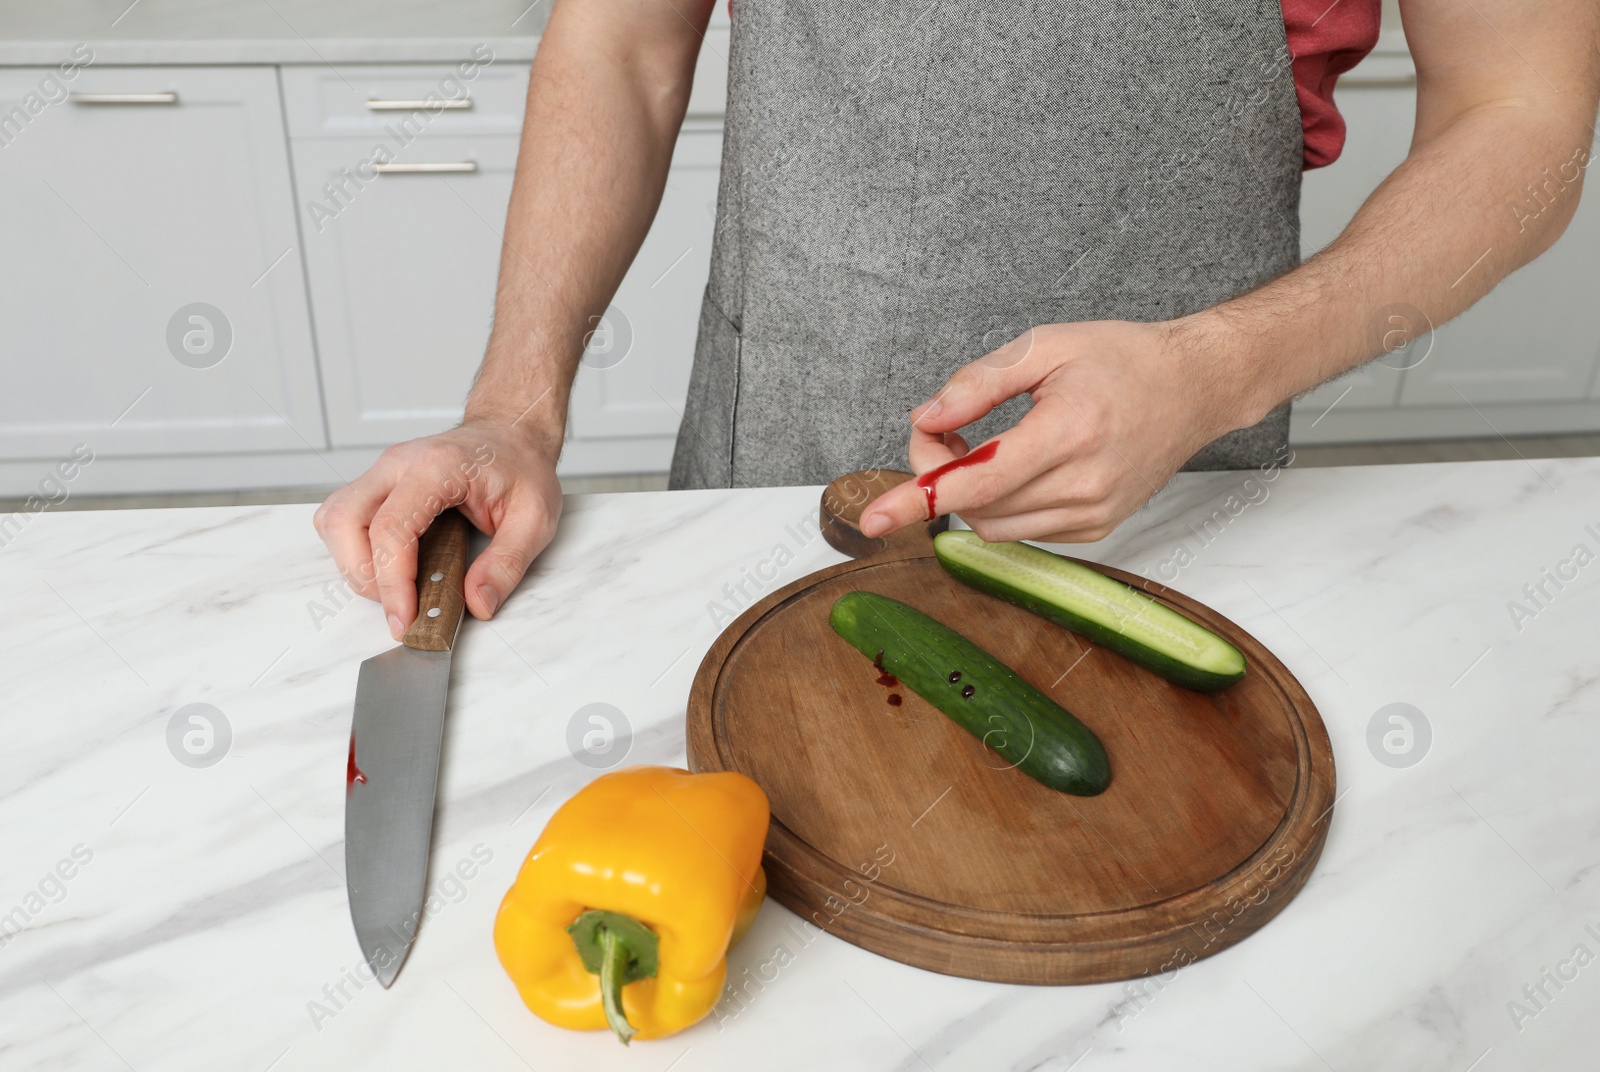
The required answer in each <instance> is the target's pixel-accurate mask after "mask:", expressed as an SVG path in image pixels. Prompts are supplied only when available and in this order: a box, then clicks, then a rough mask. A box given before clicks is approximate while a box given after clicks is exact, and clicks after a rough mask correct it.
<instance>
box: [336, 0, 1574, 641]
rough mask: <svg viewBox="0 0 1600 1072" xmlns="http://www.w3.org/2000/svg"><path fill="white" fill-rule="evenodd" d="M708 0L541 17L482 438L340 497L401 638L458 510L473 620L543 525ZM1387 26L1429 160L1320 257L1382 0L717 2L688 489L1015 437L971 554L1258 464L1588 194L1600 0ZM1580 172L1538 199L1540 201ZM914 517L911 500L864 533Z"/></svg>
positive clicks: (359, 577) (1549, 236) (346, 563)
mask: <svg viewBox="0 0 1600 1072" xmlns="http://www.w3.org/2000/svg"><path fill="white" fill-rule="evenodd" d="M712 6H713V0H558V2H557V4H556V6H555V9H554V11H553V12H552V13H551V17H550V21H549V25H548V27H547V29H546V31H545V34H544V37H543V40H542V41H541V43H540V48H539V54H538V58H537V59H536V61H535V62H534V65H533V73H532V78H531V83H530V86H529V91H528V105H527V117H526V122H525V124H524V129H523V136H522V137H523V141H522V151H521V157H520V160H519V163H518V171H517V178H516V185H515V190H514V193H513V195H512V200H511V207H510V212H509V214H508V219H507V224H506V242H505V249H504V253H503V257H502V262H501V271H500V286H499V294H498V304H497V311H496V319H495V325H494V331H493V334H492V337H491V339H490V343H489V347H488V352H487V355H486V356H485V358H484V362H483V366H482V368H481V369H480V371H479V374H478V380H477V383H476V384H475V386H474V387H473V390H472V393H471V396H470V397H469V399H468V401H467V406H466V417H465V420H464V421H463V422H462V424H461V426H460V427H458V428H456V429H453V430H452V431H449V432H446V433H443V434H441V435H437V436H431V437H428V438H426V439H421V440H416V441H413V442H410V443H404V444H400V445H398V446H395V447H392V448H390V449H389V450H387V451H385V452H384V454H383V456H382V458H381V459H380V460H379V461H378V462H377V464H376V465H374V466H373V468H372V470H371V471H370V472H368V473H366V474H365V475H363V476H362V477H361V478H359V479H358V480H356V481H354V482H353V483H352V484H350V485H349V486H348V487H346V488H344V489H341V490H340V491H338V492H336V493H335V494H334V495H332V496H330V497H329V499H328V501H327V502H326V503H324V504H323V506H322V508H321V509H320V510H319V511H318V513H317V527H318V530H319V532H321V534H322V536H323V539H324V540H325V541H326V542H327V544H328V546H329V547H330V549H331V550H332V552H333V554H334V557H335V559H336V560H337V562H338V564H339V566H340V568H341V570H342V571H343V572H344V573H345V575H346V576H347V577H349V578H350V580H351V583H352V585H353V586H354V587H356V588H357V589H358V590H359V591H361V592H362V593H363V594H365V595H367V596H370V597H374V598H378V599H381V601H382V603H383V606H384V609H385V611H386V614H387V616H388V620H389V625H390V628H391V630H393V631H394V633H395V634H396V636H398V635H399V634H400V633H401V632H402V631H403V630H404V629H405V627H406V626H407V625H408V623H409V622H410V621H411V618H412V617H413V616H414V615H415V613H416V608H415V591H414V582H415V570H416V540H417V537H418V535H419V534H420V533H421V532H422V531H423V530H424V529H425V528H426V527H427V525H428V523H429V522H430V521H431V519H432V517H433V516H434V514H435V513H437V511H438V510H439V509H440V508H442V505H443V504H447V503H449V502H457V503H459V504H460V507H461V509H462V510H463V511H464V512H465V513H466V515H467V516H468V517H469V518H470V519H471V520H472V522H473V523H474V524H476V525H477V526H478V527H479V528H480V529H482V530H483V531H485V532H487V533H489V534H491V535H492V536H493V540H492V542H491V544H490V546H489V548H488V550H487V551H486V552H485V553H484V554H483V555H482V556H481V557H480V558H479V559H478V560H477V561H476V562H474V563H473V565H472V568H471V570H470V572H469V573H468V576H467V592H466V595H467V604H468V607H469V608H470V609H471V611H472V613H473V614H474V615H476V616H478V617H480V618H487V617H489V616H490V615H491V614H493V613H494V611H495V610H496V608H497V607H499V606H500V604H501V603H502V602H503V601H504V599H505V598H506V596H507V595H509V594H510V592H511V591H512V589H513V588H514V587H515V586H516V584H517V582H518V581H519V580H520V578H521V577H522V575H523V572H524V571H525V570H526V568H527V566H528V564H529V562H530V561H531V560H532V559H533V557H534V556H535V555H537V554H538V553H539V552H540V551H541V550H543V548H544V547H545V546H546V545H547V544H548V543H549V541H550V539H551V537H552V535H553V534H554V531H555V526H556V522H557V519H558V517H559V515H560V511H561V492H560V487H559V484H558V482H557V480H556V476H555V463H556V459H557V456H558V454H559V452H560V449H561V442H562V435H563V429H564V426H565V421H566V402H567V395H568V389H569V387H570V385H571V382H572V377H573V374H574V370H575V368H576V366H577V362H578V358H579V356H580V354H581V350H582V346H583V339H584V334H585V332H586V330H588V328H589V326H590V324H591V323H592V320H591V318H592V317H594V316H595V315H596V314H597V313H599V312H600V311H601V310H603V309H604V308H605V307H606V305H607V303H608V301H609V299H610V298H611V296H612V294H613V292H614V291H615V289H616V287H617V285H618V283H619V282H620V281H621V279H622V277H623V274H624V273H625V271H626V270H627V267H628V264H629V262H630V261H631V259H632V258H633V256H634V254H635V252H636V251H637V249H638V247H639V244H640V243H641V241H642V240H643V238H644V235H645V232H646V231H647V229H648V228H649V225H650V221H651V219H652V217H653V215H654V213H655V210H656V206H657V204H658V203H659V200H660V195H661V190H662V186H663V183H664V182H665V178H666V174H667V166H668V163H669V161H670V157H671V152H672V147H673V143H674V138H675V135H676V133H677V129H678V126H679V124H680V123H681V121H682V118H683V114H684V110H685V108H686V106H687V101H688V96H689V88H690V81H691V76H692V73H693V68H694V62H695V57H696V55H697V52H698V49H699V45H700V37H701V33H702V31H703V30H704V28H705V25H706V23H707V20H708V19H709V17H710V13H711V8H712ZM1323 7H1325V10H1322V11H1320V12H1319V11H1316V10H1314V9H1315V8H1323ZM1400 9H1401V13H1402V16H1403V19H1404V23H1405V29H1406V34H1407V38H1408V40H1409V42H1410V45H1411V52H1412V56H1413V58H1414V60H1415V62H1416V67H1417V121H1416V132H1415V136H1414V139H1413V143H1412V147H1411V152H1410V155H1409V156H1408V157H1407V158H1406V160H1405V162H1404V163H1403V164H1402V165H1401V166H1400V167H1399V168H1397V169H1396V170H1395V172H1394V173H1393V174H1392V175H1390V176H1389V178H1388V179H1387V180H1385V181H1384V183H1383V184H1382V185H1381V186H1379V188H1378V189H1377V190H1376V191H1374V192H1373V193H1372V195H1371V197H1369V198H1368V200H1367V202H1366V203H1365V205H1363V206H1362V208H1361V211H1360V212H1359V213H1357V215H1356V216H1355V218H1354V219H1353V220H1352V221H1351V223H1350V225H1349V226H1348V227H1347V228H1346V229H1345V231H1344V233H1343V234H1341V235H1340V236H1339V238H1338V239H1337V240H1336V241H1335V242H1334V243H1333V244H1332V245H1330V246H1329V247H1328V248H1327V249H1324V250H1322V251H1321V252H1320V253H1318V254H1317V255H1316V256H1315V257H1313V258H1311V259H1310V260H1309V261H1307V262H1306V263H1304V264H1299V263H1298V261H1299V255H1298V247H1299V243H1298V229H1297V218H1296V217H1297V211H1298V198H1299V181H1300V171H1301V168H1302V166H1303V164H1304V163H1311V164H1317V163H1324V162H1326V161H1327V160H1328V159H1331V157H1332V155H1336V153H1337V151H1338V144H1337V143H1338V134H1339V133H1340V130H1339V125H1338V122H1337V116H1336V114H1333V113H1332V105H1331V91H1332V81H1333V78H1334V77H1335V76H1336V75H1337V74H1338V72H1339V71H1340V70H1342V69H1345V68H1346V67H1348V66H1349V65H1350V64H1352V63H1354V61H1355V59H1357V58H1359V57H1360V55H1362V54H1364V52H1365V51H1366V49H1369V48H1370V47H1371V44H1372V41H1373V39H1374V37H1375V34H1376V19H1377V0H1334V2H1333V3H1332V4H1331V5H1327V4H1326V0H1322V2H1321V3H1317V4H1314V5H1313V4H1309V3H1308V2H1307V0H1281V2H1280V0H1193V2H1185V3H1180V4H1170V3H1154V2H1149V3H1133V4H1112V3H1109V2H1107V0H1030V2H1028V3H1024V4H1007V3H1004V2H1003V0H987V2H984V3H979V2H966V3H938V2H922V0H912V2H910V3H907V4H905V5H903V6H902V5H898V4H869V3H862V2H860V0H855V2H850V3H846V2H842V0H733V8H732V14H733V45H732V53H731V56H730V70H729V89H728V92H729V99H728V117H727V130H726V139H725V152H724V160H723V172H722V187H721V192H720V195H719V199H718V206H717V233H716V244H715V250H714V254H713V261H712V268H711V279H710V284H709V286H708V287H707V291H706V300H705V304H704V306H703V308H702V311H701V317H700V336H699V342H698V345H697V351H696V356H695V366H694V372H693V377H692V382H691V385H690V389H689V398H688V403H687V407H686V410H685V413H684V420H683V425H682V428H681V431H680V433H679V438H678V445H677V452H676V455H675V457H674V460H673V473H672V478H673V485H674V486H676V487H705V486H720V487H728V486H739V485H758V484H783V483H789V484H793V483H824V482H826V481H828V480H830V479H831V478H832V477H834V476H837V475H839V474H840V473H843V472H846V471H849V470H852V469H860V468H867V467H872V466H878V465H904V464H906V461H907V460H909V463H910V465H911V467H912V468H914V469H915V470H916V471H917V472H919V473H920V472H926V471H927V470H929V469H931V468H933V467H935V466H937V465H940V464H941V463H944V462H947V461H950V460H952V459H954V458H956V457H959V456H962V455H964V454H965V453H966V452H967V450H968V444H969V443H971V444H974V445H976V444H978V443H980V442H984V441H987V440H991V439H992V440H994V441H995V443H996V446H995V448H994V456H993V458H992V460H989V461H986V462H984V463H982V464H976V465H973V466H970V467H967V468H963V469H960V470H958V471H956V472H953V473H951V474H950V475H949V476H948V477H947V478H946V479H944V480H943V482H942V483H941V485H940V488H939V505H940V508H941V510H942V511H946V512H955V513H959V514H960V515H961V516H962V517H963V518H964V519H965V520H966V521H967V522H968V523H969V524H971V526H972V527H973V528H974V529H976V530H977V532H978V533H979V534H980V535H981V536H983V537H985V538H986V539H991V540H1008V539H1022V538H1030V539H1046V540H1058V541H1087V540H1095V539H1098V538H1100V537H1103V536H1105V535H1106V534H1107V533H1109V532H1110V531H1111V530H1112V529H1113V528H1114V527H1115V526H1116V525H1117V524H1118V523H1119V522H1121V521H1122V520H1123V519H1124V518H1126V517H1128V516H1129V515H1130V514H1131V513H1133V511H1134V510H1136V509H1137V508H1138V507H1139V506H1140V505H1142V504H1143V503H1144V502H1145V501H1146V500H1147V499H1148V498H1149V497H1150V496H1151V495H1153V494H1154V493H1155V492H1156V490H1157V489H1159V488H1160V487H1161V486H1162V485H1163V484H1164V483H1165V482H1166V481H1167V480H1168V479H1169V478H1170V477H1171V475H1172V474H1173V473H1174V472H1176V471H1177V470H1178V469H1179V468H1180V467H1181V466H1184V465H1185V463H1189V465H1190V466H1191V467H1193V468H1232V467H1245V466H1252V465H1256V464H1259V463H1261V462H1263V461H1266V460H1269V459H1271V458H1272V457H1273V456H1274V454H1275V453H1277V452H1278V451H1279V450H1281V449H1282V446H1283V444H1284V441H1285V438H1286V434H1287V426H1288V408H1287V406H1288V402H1289V400H1291V399H1292V398H1294V397H1295V396H1296V395H1297V394H1299V393H1301V392H1303V391H1305V390H1307V389H1308V388H1311V387H1313V386H1315V385H1317V384H1319V383H1321V382H1323V381H1325V380H1327V379H1329V378H1331V377H1333V376H1336V375H1338V374H1339V373H1341V372H1344V371H1345V370H1347V369H1350V368H1352V367H1354V366H1356V365H1358V364H1360V363H1361V362H1362V361H1364V360H1367V359H1369V358H1371V357H1372V356H1374V354H1375V353H1377V352H1378V351H1379V349H1380V348H1381V347H1380V345H1379V344H1378V343H1375V342H1374V339H1375V337H1378V336H1381V330H1380V331H1377V332H1375V331H1374V324H1375V322H1376V323H1380V324H1381V323H1382V315H1383V310H1385V309H1387V308H1390V307H1392V306H1394V305H1397V304H1403V305H1406V306H1410V307H1414V308H1415V309H1417V310H1420V311H1421V313H1422V315H1424V316H1425V317H1426V318H1427V319H1428V320H1430V321H1431V322H1432V323H1433V324H1439V323H1442V322H1444V321H1445V320H1447V319H1449V318H1450V317H1452V316H1455V315H1457V314H1458V313H1460V312H1461V311H1462V310H1463V309H1465V308H1467V307H1468V306H1469V305H1470V304H1471V303H1472V302H1473V301H1475V300H1476V299H1477V298H1479V297H1481V296H1482V295H1483V294H1485V293H1486V292H1487V291H1488V290H1489V289H1490V288H1491V287H1492V286H1493V285H1494V284H1495V283H1497V282H1498V281H1499V280H1500V279H1502V278H1504V277H1505V276H1506V275H1507V274H1508V273H1510V272H1512V271H1514V270H1515V269H1516V268H1518V267H1520V266H1522V265H1523V264H1526V263H1527V262H1528V261H1530V260H1531V259H1533V258H1534V257H1536V256H1538V255H1539V254H1540V253H1541V252H1542V251H1543V250H1544V249H1546V248H1547V247H1548V246H1549V245H1550V244H1551V243H1552V242H1554V241H1555V239H1556V238H1557V237H1558V236H1559V235H1560V233H1561V231H1562V230H1563V228H1564V227H1565V226H1566V223H1567V221H1568V220H1569V219H1570V218H1571V216H1572V213H1573V210H1574V209H1575V207H1576V204H1577V192H1578V182H1577V181H1576V178H1577V177H1578V176H1581V172H1582V170H1583V168H1584V167H1585V166H1586V165H1587V162H1588V147H1589V145H1590V140H1591V126H1592V124H1593V122H1594V118H1595V105H1596V97H1597V93H1600V88H1597V83H1600V60H1597V46H1600V4H1597V2H1596V0H1548V2H1546V3H1543V4H1540V5H1527V4H1523V3H1519V2H1516V0H1465V2H1463V0H1400ZM1330 28H1342V31H1341V32H1345V33H1346V36H1347V37H1349V40H1347V41H1344V42H1342V43H1341V42H1339V41H1337V40H1335V41H1334V42H1333V43H1332V44H1331V45H1330V44H1328V42H1327V38H1328V30H1329V29H1330ZM1319 35H1320V36H1319ZM1333 36H1334V37H1337V36H1338V35H1337V34H1334V35H1333ZM1319 42H1321V44H1320V45H1319ZM1291 51H1293V55H1291ZM1330 130H1331V131H1332V132H1333V135H1334V136H1333V138H1332V143H1331V145H1330V138H1329V132H1330ZM1558 171H1559V172H1560V174H1561V176H1562V180H1563V181H1562V182H1560V183H1557V184H1555V188H1556V189H1557V191H1558V192H1557V193H1556V194H1553V195H1552V196H1551V198H1550V199H1549V200H1550V202H1551V203H1550V204H1549V206H1548V208H1547V209H1545V210H1544V211H1541V212H1540V213H1538V214H1535V215H1531V216H1530V214H1529V213H1528V212H1527V211H1526V209H1525V207H1524V206H1525V203H1526V200H1527V197H1528V192H1527V191H1528V188H1529V187H1530V186H1539V185H1540V184H1542V183H1544V182H1545V179H1546V178H1547V177H1548V175H1550V174H1552V173H1556V172H1558ZM1569 172H1573V174H1572V175H1569V174H1568V173H1569ZM1507 360H1515V355H1513V354H1508V355H1507ZM1022 396H1027V399H1023V398H1022ZM1011 400H1015V401H1011ZM1029 400H1031V408H1030V407H1029V406H1028V401H1029ZM908 414H909V418H908ZM961 429H965V431H964V432H959V431H958V430H961ZM486 457H492V458H493V461H492V462H491V463H490V464H487V465H485V464H481V462H482V459H484V458H486ZM926 508H927V507H926V502H925V500H924V498H923V496H922V493H921V492H920V491H919V490H918V489H917V488H915V487H913V486H910V485H906V486H902V487H900V488H897V489H895V490H894V491H891V492H889V493H888V494H886V495H884V496H883V497H882V498H880V499H879V500H878V501H877V502H875V503H874V504H872V505H871V506H870V507H869V509H868V510H867V512H866V514H865V515H864V517H863V527H864V528H865V529H866V530H867V531H868V532H869V533H871V534H879V533H883V532H888V531H891V530H893V529H895V528H899V527H902V526H905V525H908V524H911V523H912V522H914V521H916V520H918V519H920V518H922V517H924V516H925V511H926Z"/></svg>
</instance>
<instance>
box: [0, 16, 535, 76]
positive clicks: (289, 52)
mask: <svg viewBox="0 0 1600 1072" xmlns="http://www.w3.org/2000/svg"><path fill="white" fill-rule="evenodd" d="M0 11H3V14H0V65H7V66H9V65H26V64H40V65H53V64H57V63H61V62H62V61H63V60H65V59H66V58H67V57H68V56H69V55H70V54H71V53H72V51H73V49H75V48H76V47H77V46H78V45H80V44H87V45H88V46H89V47H90V48H92V49H93V50H94V62H95V63H96V64H97V65H107V64H149V63H175V64H183V63H314V64H320V63H404V62H412V61H415V62H423V61H431V62H439V63H455V62H457V61H458V60H460V59H461V58H462V57H463V56H466V55H468V54H469V53H470V52H471V51H472V49H473V48H475V47H476V46H478V45H488V46H489V47H490V48H492V49H493V50H494V54H495V57H496V58H497V59H501V60H530V59H532V58H533V52H534V49H535V47H536V46H537V44H538V38H539V34H540V33H541V32H542V31H543V29H544V23H545V19H546V18H547V17H548V16H549V14H550V0H450V2H448V3H440V2H438V0H49V2H47V3H35V2H29V0H0Z"/></svg>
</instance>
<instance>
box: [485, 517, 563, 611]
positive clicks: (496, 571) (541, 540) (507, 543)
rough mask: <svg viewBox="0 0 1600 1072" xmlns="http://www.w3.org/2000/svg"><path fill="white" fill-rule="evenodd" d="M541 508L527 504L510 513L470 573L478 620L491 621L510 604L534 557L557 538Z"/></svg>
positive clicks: (498, 527)
mask: <svg viewBox="0 0 1600 1072" xmlns="http://www.w3.org/2000/svg"><path fill="white" fill-rule="evenodd" d="M549 521H550V519H549V518H548V517H546V516H545V514H544V511H543V509H542V508H541V507H539V506H536V505H533V504H526V505H520V504H519V505H518V506H516V507H514V508H509V509H507V511H506V513H505V516H504V517H502V518H501V519H500V523H499V524H498V525H496V526H495V528H494V531H493V532H492V533H491V535H492V536H493V537H494V538H493V539H492V540H490V541H489V546H488V547H487V548H485V549H484V552H483V554H481V555H479V556H478V557H477V559H476V560H475V561H474V562H473V563H472V568H471V569H469V570H467V580H466V589H467V609H468V610H470V611H471V612H472V613H473V616H474V617H477V618H480V619H483V618H488V617H490V616H491V615H493V614H494V612H495V611H496V610H498V609H499V608H500V605H501V604H502V603H504V602H505V601H506V597H507V596H509V595H510V594H511V592H512V590H513V589H514V588H516V587H517V584H518V582H520V581H521V580H522V575H523V574H524V573H526V572H527V571H528V565H529V564H530V563H531V562H532V561H533V559H534V556H535V555H537V554H538V553H539V552H540V551H543V550H544V549H545V546H546V545H547V544H549V542H550V538H551V536H552V535H554V526H552V525H551V524H550V523H549Z"/></svg>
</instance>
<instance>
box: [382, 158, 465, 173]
mask: <svg viewBox="0 0 1600 1072" xmlns="http://www.w3.org/2000/svg"><path fill="white" fill-rule="evenodd" d="M372 170H373V171H376V172H377V173H378V174H379V175H469V174H471V173H472V172H474V171H477V170H478V162H477V161H476V160H463V161H461V162H460V163H455V164H373V165H372Z"/></svg>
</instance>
